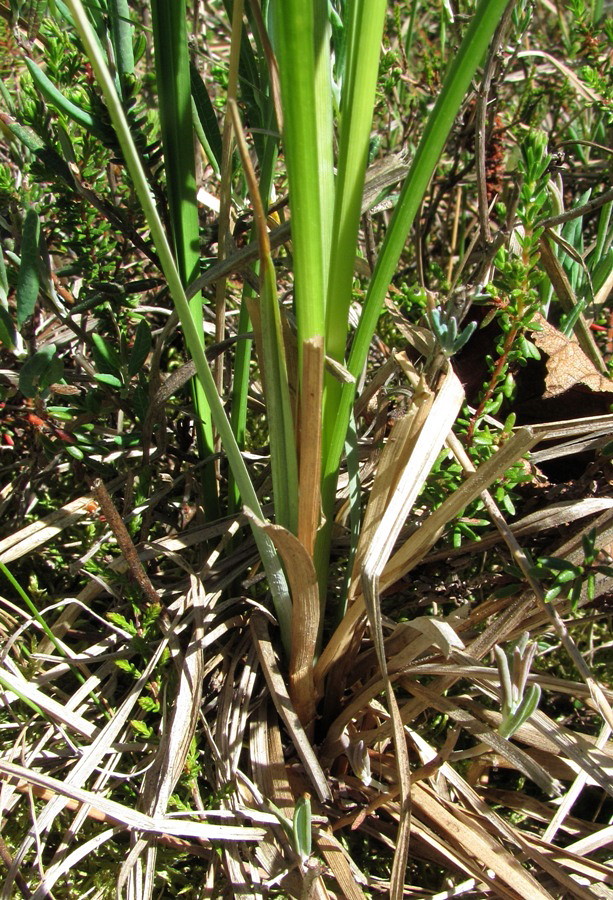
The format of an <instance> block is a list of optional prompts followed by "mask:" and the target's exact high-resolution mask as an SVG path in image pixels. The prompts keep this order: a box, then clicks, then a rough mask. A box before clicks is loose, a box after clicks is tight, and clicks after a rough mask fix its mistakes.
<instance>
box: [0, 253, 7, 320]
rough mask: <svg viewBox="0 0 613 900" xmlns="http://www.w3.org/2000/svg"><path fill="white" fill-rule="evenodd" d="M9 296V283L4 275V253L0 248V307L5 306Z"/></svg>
mask: <svg viewBox="0 0 613 900" xmlns="http://www.w3.org/2000/svg"><path fill="white" fill-rule="evenodd" d="M8 295H9V282H8V277H7V274H6V266H5V264H4V253H3V252H2V249H1V248H0V305H2V306H6V301H7V298H8Z"/></svg>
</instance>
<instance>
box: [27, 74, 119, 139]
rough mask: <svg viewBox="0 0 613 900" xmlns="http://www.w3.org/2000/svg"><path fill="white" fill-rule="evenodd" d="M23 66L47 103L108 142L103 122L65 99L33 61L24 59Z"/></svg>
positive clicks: (107, 132) (107, 134) (106, 129)
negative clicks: (26, 68) (24, 65)
mask: <svg viewBox="0 0 613 900" xmlns="http://www.w3.org/2000/svg"><path fill="white" fill-rule="evenodd" d="M25 64H26V66H27V67H28V71H29V72H30V75H31V76H32V79H33V81H34V84H35V85H36V87H37V88H38V89H39V91H40V92H41V94H42V95H43V97H44V98H45V99H46V100H47V102H48V103H50V104H51V105H52V106H54V107H55V108H56V109H57V110H58V111H59V112H62V113H64V114H65V115H66V116H68V118H69V119H72V121H73V122H76V123H77V125H81V127H82V128H85V129H86V130H87V131H89V132H90V133H91V134H93V135H94V136H95V137H97V138H100V140H102V141H108V140H109V138H110V135H109V130H108V128H107V127H106V126H105V125H104V123H103V122H101V121H100V120H99V119H97V118H96V117H95V116H92V115H91V113H89V112H87V110H85V109H83V108H82V107H81V106H77V104H76V103H73V102H72V100H69V99H68V98H67V97H65V96H64V95H63V94H62V92H61V91H59V90H58V89H57V88H56V86H55V85H54V84H53V82H52V81H51V80H50V79H49V78H48V77H47V76H46V75H45V73H44V72H43V70H42V69H40V68H39V67H38V66H37V65H36V63H35V62H34V61H33V60H31V59H28V58H27V57H26V58H25Z"/></svg>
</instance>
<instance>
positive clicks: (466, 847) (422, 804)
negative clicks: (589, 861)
mask: <svg viewBox="0 0 613 900" xmlns="http://www.w3.org/2000/svg"><path fill="white" fill-rule="evenodd" d="M412 796H413V802H414V804H415V807H416V809H419V810H420V811H421V812H422V813H424V814H425V815H426V817H427V818H428V819H429V820H430V821H432V822H434V823H436V830H437V832H438V833H439V834H441V833H444V834H445V835H446V837H447V839H448V840H449V841H450V842H451V844H452V845H456V846H457V845H459V846H460V847H461V848H462V849H463V851H464V852H466V853H467V854H468V855H469V856H472V857H473V858H474V859H475V860H476V861H478V862H479V863H480V864H481V866H483V867H485V868H488V869H491V870H492V871H493V872H495V873H496V876H497V877H496V884H497V885H498V888H497V890H498V891H499V892H500V893H499V896H501V897H509V898H513V900H518V898H525V897H530V898H531V900H553V898H552V896H551V894H549V893H548V892H547V891H546V890H545V889H544V888H542V887H541V885H540V884H539V883H538V882H537V881H536V879H535V878H533V876H532V875H530V873H529V872H527V871H526V870H525V869H523V868H522V866H521V865H520V863H519V861H518V860H517V859H515V857H514V856H512V855H511V854H510V853H509V852H508V851H507V850H505V849H504V847H503V846H502V845H501V844H500V843H498V841H496V840H495V839H494V838H492V837H491V836H490V835H489V834H488V833H487V831H486V830H485V829H484V828H482V827H481V826H480V825H478V824H477V823H476V822H474V821H472V820H471V819H470V818H469V817H468V816H466V815H457V814H456V813H457V812H458V811H455V810H451V809H449V807H448V805H447V804H444V803H442V802H441V801H440V800H439V799H438V798H437V797H435V796H434V795H433V793H432V792H431V791H430V790H429V789H428V788H426V787H424V786H423V785H422V784H420V783H416V784H414V785H413V788H412Z"/></svg>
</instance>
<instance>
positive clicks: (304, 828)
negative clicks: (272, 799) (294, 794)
mask: <svg viewBox="0 0 613 900" xmlns="http://www.w3.org/2000/svg"><path fill="white" fill-rule="evenodd" d="M293 826H294V827H293V832H294V849H295V850H296V853H297V854H298V856H299V857H300V859H301V860H303V861H304V860H306V859H308V858H309V857H310V855H311V846H312V845H311V842H312V833H311V798H310V797H309V795H308V794H304V796H302V797H299V798H298V800H297V801H296V806H295V808H294V822H293Z"/></svg>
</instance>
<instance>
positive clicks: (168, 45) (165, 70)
mask: <svg viewBox="0 0 613 900" xmlns="http://www.w3.org/2000/svg"><path fill="white" fill-rule="evenodd" d="M151 14H152V24H153V38H154V45H155V68H156V82H157V90H158V98H159V113H160V126H161V130H162V146H163V148H164V167H165V170H166V186H167V191H168V205H169V209H170V218H171V227H172V240H173V243H174V246H175V258H176V263H177V267H178V269H179V273H180V276H181V280H182V284H183V287H184V288H185V287H187V286H188V285H189V284H190V283H191V282H192V281H193V280H194V279H195V278H196V276H197V275H198V274H199V269H200V229H199V222H198V204H197V200H196V172H195V158H194V128H193V116H192V93H191V81H190V67H189V56H188V51H187V21H186V4H185V0H152V3H151ZM202 302H203V298H202V295H201V294H196V295H195V296H194V297H193V298H192V299H191V300H190V302H189V306H190V312H191V315H192V317H193V320H194V323H195V325H196V329H197V334H198V339H199V342H200V345H201V346H204V331H203V314H202ZM192 396H193V400H194V406H195V411H196V428H197V435H198V449H199V452H200V455H201V457H203V458H204V457H208V456H211V455H212V454H213V453H214V450H215V447H214V441H213V425H212V421H211V412H210V407H209V402H208V401H207V398H206V396H205V393H204V390H203V388H202V386H201V385H200V384H199V383H198V381H197V379H194V380H193V381H192ZM202 475H203V490H204V494H205V497H204V500H205V506H206V511H207V517H210V518H215V517H216V515H217V512H218V498H217V479H216V475H215V468H214V465H213V464H212V463H211V464H209V465H206V466H205V467H204V469H203V473H202Z"/></svg>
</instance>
